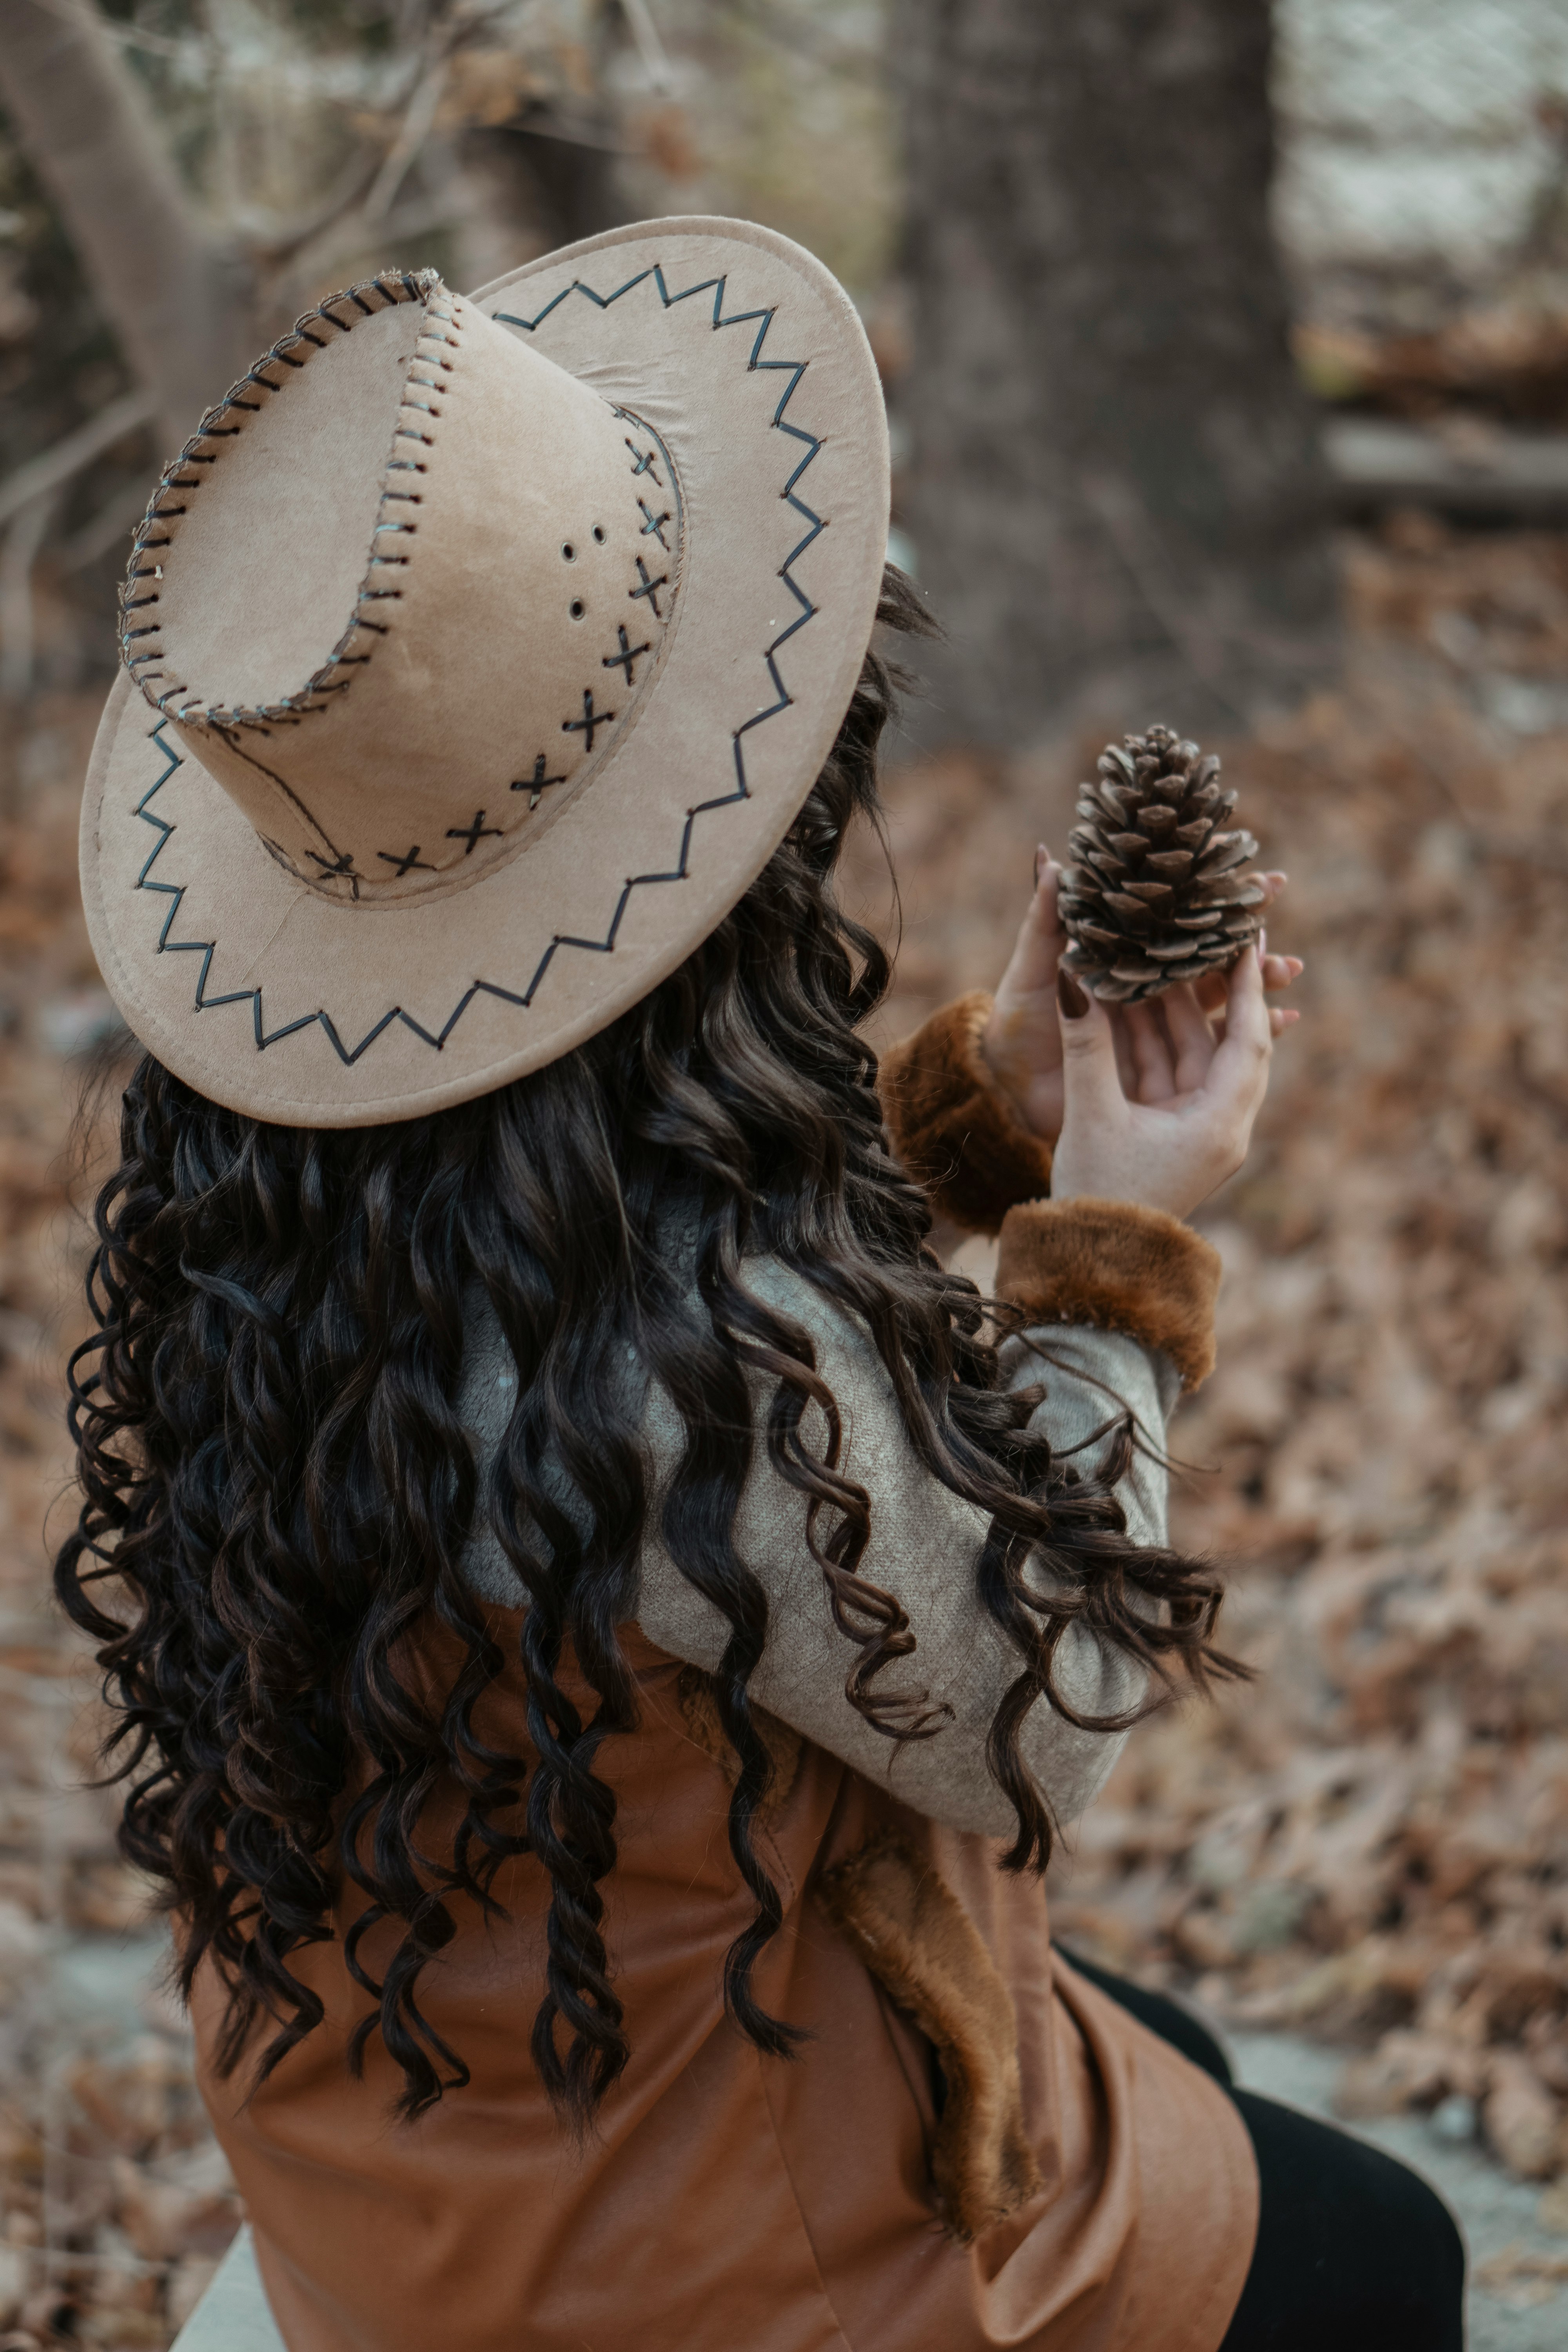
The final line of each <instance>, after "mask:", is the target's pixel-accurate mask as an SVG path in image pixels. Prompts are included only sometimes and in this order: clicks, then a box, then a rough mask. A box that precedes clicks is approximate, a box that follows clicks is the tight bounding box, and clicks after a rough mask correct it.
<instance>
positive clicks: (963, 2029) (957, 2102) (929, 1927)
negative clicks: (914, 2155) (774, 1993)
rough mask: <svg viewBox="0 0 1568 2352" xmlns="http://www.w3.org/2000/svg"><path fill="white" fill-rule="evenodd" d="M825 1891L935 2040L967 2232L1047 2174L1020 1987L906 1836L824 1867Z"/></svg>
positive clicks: (945, 2150)
mask: <svg viewBox="0 0 1568 2352" xmlns="http://www.w3.org/2000/svg"><path fill="white" fill-rule="evenodd" d="M818 1894H819V1896H820V1899H821V1902H822V1905H823V1907H824V1909H825V1910H826V1913H827V1916H828V1917H829V1918H830V1919H831V1920H832V1921H833V1922H834V1924H835V1926H836V1927H840V1928H842V1930H843V1931H844V1933H845V1935H846V1936H847V1937H848V1938H849V1940H850V1942H851V1943H852V1944H853V1945H854V1947H855V1948H856V1950H857V1951H858V1953H859V1955H860V1958H861V1959H862V1960H863V1961H864V1962H865V1964H866V1966H867V1968H868V1969H869V1970H870V1971H871V1974H872V1975H873V1976H874V1977H875V1978H876V1979H877V1980H878V1982H879V1984H880V1985H881V1987H882V1989H883V1990H884V1991H885V1992H886V1993H887V1995H888V1997H889V2000H892V2001H894V2002H895V2003H896V2004H897V2005H898V2007H899V2008H900V2009H901V2010H902V2011H904V2012H905V2014H906V2015H907V2016H909V2017H911V2018H913V2020H914V2021H915V2023H916V2025H918V2026H919V2028H920V2030H921V2032H922V2033H923V2034H924V2035H925V2037H926V2039H927V2041H928V2042H931V2043H933V2044H934V2046H935V2049H936V2053H937V2056H938V2058H939V2059H940V2061H941V2063H942V2074H943V2077H944V2079H945V2081H946V2084H947V2097H946V2101H945V2103H944V2105H943V2107H942V2120H941V2122H940V2123H939V2124H938V2126H937V2130H936V2140H935V2144H934V2146H933V2147H932V2149H931V2187H932V2189H934V2191H935V2193H936V2201H937V2204H938V2207H939V2208H940V2210H941V2212H942V2220H943V2221H944V2222H945V2223H946V2225H947V2231H948V2235H949V2236H950V2237H952V2238H956V2239H957V2240H958V2241H959V2242H960V2243H961V2244H963V2243H967V2242H968V2241H969V2240H970V2239H971V2238H977V2237H979V2236H980V2235H981V2233H982V2232H983V2231H986V2230H989V2229H990V2228H991V2227H992V2226H993V2224H994V2222H997V2221H1006V2220H1007V2219H1008V2218H1009V2216H1010V2215H1012V2214H1014V2213H1016V2212H1017V2211H1018V2210H1019V2208H1020V2206H1024V2205H1026V2204H1028V2203H1029V2201H1030V2200H1031V2199H1032V2198H1035V2197H1037V2196H1038V2195H1039V2193H1040V2190H1041V2189H1042V2188H1043V2187H1044V2185H1045V2184H1044V2182H1043V2180H1042V2179H1041V2177H1040V2168H1039V2165H1038V2163H1037V2160H1036V2157H1035V2151H1034V2149H1033V2147H1031V2146H1030V2144H1029V2136H1028V2133H1027V2131H1026V2128H1025V2124H1024V2097H1023V2091H1022V2088H1021V2085H1020V2081H1019V2074H1018V2027H1017V2020H1016V2016H1015V2014H1014V2010H1013V1997H1012V1995H1011V1993H1010V1992H1009V1991H1008V1990H1007V1988H1006V1986H1005V1983H1004V1982H1003V1980H1002V1978H1001V1976H1000V1974H999V1973H998V1971H997V1968H996V1963H995V1961H994V1959H993V1958H992V1957H991V1955H990V1953H989V1952H988V1951H987V1950H986V1948H985V1946H984V1943H983V1942H982V1941H981V1938H980V1933H979V1930H978V1929H977V1928H976V1927H975V1925H974V1923H973V1920H972V1919H971V1918H970V1916H969V1914H968V1912H967V1911H965V1909H964V1908H963V1905H962V1904H961V1903H960V1902H959V1900H958V1898H957V1896H956V1895H953V1894H952V1892H951V1891H950V1890H949V1888H948V1887H946V1886H945V1885H943V1884H942V1880H941V1878H939V1877H938V1875H937V1874H936V1872H935V1871H934V1870H932V1869H931V1866H930V1864H929V1863H926V1862H922V1861H921V1858H920V1856H919V1855H918V1854H916V1853H913V1852H912V1851H911V1850H910V1847H909V1846H907V1845H906V1844H905V1843H904V1842H903V1840H902V1839H901V1838H900V1837H897V1836H892V1835H883V1836H880V1837H874V1838H872V1839H871V1840H870V1841H869V1842H868V1843H867V1844H866V1845H864V1846H862V1847H861V1849H860V1851H859V1853H854V1854H851V1855H850V1856H849V1858H848V1860H847V1861H846V1862H841V1863H839V1864H837V1866H836V1867H835V1868H834V1869H832V1870H829V1871H828V1872H826V1874H825V1875H824V1877H823V1879H822V1881H821V1883H820V1885H819V1888H818Z"/></svg>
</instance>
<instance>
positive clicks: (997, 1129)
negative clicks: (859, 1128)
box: [877, 989, 1051, 1234]
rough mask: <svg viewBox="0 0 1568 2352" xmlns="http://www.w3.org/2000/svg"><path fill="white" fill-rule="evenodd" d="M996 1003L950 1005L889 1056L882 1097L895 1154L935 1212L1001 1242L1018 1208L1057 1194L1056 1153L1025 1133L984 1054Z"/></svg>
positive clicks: (979, 997)
mask: <svg viewBox="0 0 1568 2352" xmlns="http://www.w3.org/2000/svg"><path fill="white" fill-rule="evenodd" d="M990 1018H991V999H990V997H989V996H987V995H986V994H985V992H984V990H981V989H976V990H975V991H974V992H973V994H971V995H969V996H960V997H957V998H955V999H954V1001H953V1003H951V1004H944V1005H943V1006H942V1010H941V1011H940V1012H939V1013H932V1014H931V1019H930V1020H929V1021H927V1022H925V1023H924V1024H922V1025H921V1027H920V1028H919V1029H917V1030H916V1031H915V1033H914V1035H913V1036H912V1037H906V1038H905V1039H904V1040H903V1041H902V1043H901V1044H900V1045H895V1046H893V1047H892V1049H891V1051H890V1052H889V1053H887V1054H885V1055H883V1057H882V1063H881V1068H880V1071H879V1076H878V1082H877V1085H878V1092H879V1094H880V1096H881V1097H882V1110H883V1115H884V1117H885V1118H886V1119H887V1122H888V1127H889V1131H890V1133H891V1135H892V1139H893V1148H894V1150H896V1151H897V1153H898V1155H899V1158H900V1160H902V1161H903V1163H904V1166H905V1167H906V1168H907V1169H908V1170H909V1171H910V1175H911V1176H912V1177H914V1179H915V1180H916V1181H917V1183H920V1184H921V1185H923V1186H924V1188H925V1191H926V1194H927V1197H928V1198H929V1200H930V1202H931V1206H932V1208H933V1209H937V1210H940V1211H941V1212H942V1214H943V1215H944V1216H948V1217H951V1218H952V1221H953V1223H955V1224H958V1225H962V1226H963V1227H964V1229H965V1230H966V1231H967V1232H969V1233H975V1234H994V1233H997V1232H999V1231H1000V1230H1001V1225H1002V1220H1003V1218H1004V1217H1005V1215H1006V1213H1007V1212H1008V1210H1009V1209H1010V1208H1011V1207H1012V1206H1013V1203H1014V1202H1016V1201H1032V1200H1035V1199H1037V1197H1038V1196H1039V1195H1040V1194H1041V1193H1043V1192H1048V1191H1049V1190H1050V1182H1051V1151H1050V1146H1049V1145H1048V1144H1047V1143H1043V1142H1042V1141H1041V1139H1040V1138H1039V1137H1038V1136H1037V1135H1036V1134H1034V1133H1033V1132H1032V1131H1031V1129H1028V1128H1026V1126H1025V1125H1024V1122H1023V1120H1022V1119H1021V1118H1019V1117H1018V1115H1017V1113H1016V1110H1015V1109H1014V1108H1013V1107H1012V1104H1011V1103H1010V1102H1009V1101H1008V1099H1007V1097H1006V1095H1005V1093H1004V1091H1003V1089H1002V1088H1001V1087H1000V1086H998V1084H997V1082H996V1080H995V1079H994V1077H993V1076H992V1075H991V1072H990V1070H989V1069H988V1068H987V1066H986V1065H985V1062H984V1057H983V1056H982V1054H981V1051H980V1038H981V1033H982V1031H983V1030H984V1027H985V1024H986V1023H987V1021H989V1019H990Z"/></svg>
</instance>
